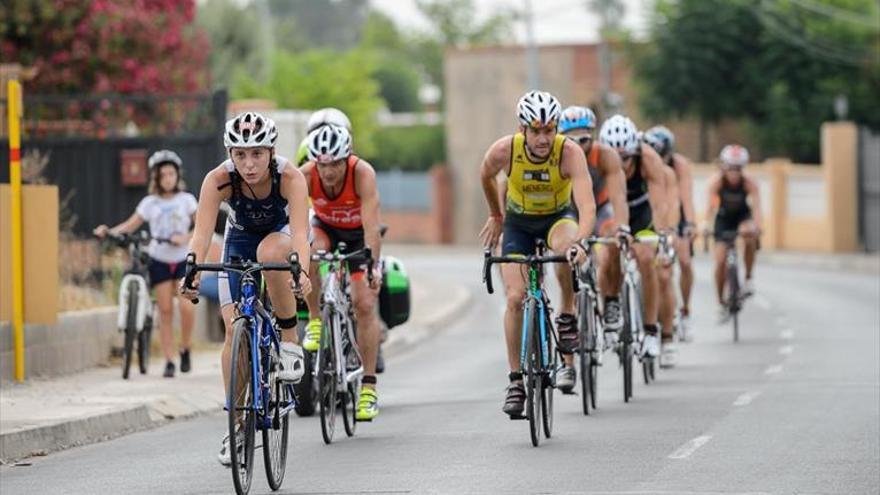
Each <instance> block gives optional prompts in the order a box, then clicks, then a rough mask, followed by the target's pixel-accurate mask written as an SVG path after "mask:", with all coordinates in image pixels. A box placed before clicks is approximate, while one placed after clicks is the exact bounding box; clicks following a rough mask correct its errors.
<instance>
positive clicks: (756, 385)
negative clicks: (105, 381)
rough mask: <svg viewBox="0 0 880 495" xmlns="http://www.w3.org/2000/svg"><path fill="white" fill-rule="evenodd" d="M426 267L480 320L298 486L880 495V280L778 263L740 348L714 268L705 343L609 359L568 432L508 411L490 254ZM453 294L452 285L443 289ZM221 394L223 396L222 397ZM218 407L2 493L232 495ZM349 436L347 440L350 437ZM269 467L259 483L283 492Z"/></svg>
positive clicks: (299, 440) (17, 478)
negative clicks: (545, 432) (660, 355)
mask: <svg viewBox="0 0 880 495" xmlns="http://www.w3.org/2000/svg"><path fill="white" fill-rule="evenodd" d="M406 261H407V262H408V266H409V268H410V270H431V271H432V272H434V273H435V274H436V276H438V277H450V278H455V279H459V280H466V281H468V283H469V285H470V287H471V289H472V290H473V291H474V294H475V297H474V298H473V303H472V304H471V305H470V306H469V308H468V309H467V310H466V311H465V312H464V314H463V315H462V318H460V319H459V320H458V321H457V322H455V323H453V324H451V325H450V326H449V328H447V329H444V330H442V331H440V332H438V333H437V334H436V335H434V336H432V337H430V338H429V339H428V340H425V341H423V342H422V343H420V344H419V345H418V346H417V347H416V348H414V349H410V350H407V351H406V352H405V353H403V354H401V355H398V356H396V357H395V358H394V359H391V360H389V362H388V371H387V373H386V374H384V375H381V376H380V381H379V384H380V393H381V395H380V403H381V407H382V409H381V414H380V416H379V418H378V419H377V420H376V421H374V422H373V423H371V424H361V425H359V430H358V434H357V436H356V437H355V438H352V439H348V438H345V437H344V433H343V434H342V435H341V437H339V436H338V437H337V441H336V442H335V443H334V444H333V445H330V446H326V445H324V444H323V442H322V440H321V434H320V424H319V422H318V419H317V418H296V419H295V421H294V423H293V433H292V436H291V444H290V445H291V450H290V454H289V456H288V466H287V475H286V478H285V481H284V486H283V487H282V489H281V491H280V493H358V494H360V493H370V494H372V493H609V494H618V493H629V494H641V493H684V494H690V493H780V494H781V493H798V494H803V493H816V494H819V493H822V494H825V493H840V494H862V493H864V494H875V493H878V491H880V358H878V354H880V340H878V331H880V310H878V301H880V278H878V276H877V275H876V274H870V275H869V274H856V273H845V272H838V271H818V270H810V269H803V268H798V267H791V266H789V267H782V266H780V267H770V266H760V267H759V271H758V273H757V283H758V284H757V290H758V295H756V297H754V298H752V299H750V300H749V302H748V305H747V307H746V309H745V310H744V314H743V322H742V323H743V329H742V331H741V340H740V342H739V343H737V344H734V343H733V342H732V337H731V335H732V332H731V329H730V326H729V325H725V326H719V325H717V324H716V322H715V321H714V316H713V315H714V314H715V308H714V304H713V298H712V296H711V293H712V292H711V288H710V285H709V268H710V267H709V265H708V264H707V262H706V261H704V260H701V261H699V262H698V283H697V287H696V297H695V303H694V307H695V313H696V314H695V327H696V328H695V334H696V340H695V342H693V343H691V344H688V345H686V346H684V347H682V350H681V353H680V363H679V366H678V367H676V368H675V369H673V370H662V371H660V372H659V374H658V379H657V381H656V382H655V383H653V384H652V385H650V386H646V385H644V384H643V383H642V382H641V380H639V381H638V382H637V384H636V386H635V398H634V400H633V401H632V402H630V403H629V404H625V403H624V402H623V400H622V396H623V394H622V385H621V372H620V369H619V368H618V367H617V365H616V359H615V358H614V357H613V356H610V355H608V356H606V359H605V366H604V367H603V368H602V370H601V373H600V376H599V382H600V385H599V410H598V411H596V413H595V414H593V415H591V416H589V417H584V416H583V415H582V413H581V411H580V401H579V398H578V397H574V396H557V401H556V406H557V409H556V422H555V432H554V433H555V434H554V437H553V438H552V439H550V440H547V441H545V442H544V443H542V445H541V446H540V447H539V448H534V447H532V446H531V444H530V442H529V435H528V423H527V422H524V421H510V420H508V419H507V418H506V416H504V415H503V414H502V413H501V404H502V400H503V397H504V387H505V385H506V369H505V359H504V351H503V341H502V332H501V307H502V302H503V301H502V299H503V298H502V296H500V295H499V294H496V295H494V296H489V295H487V294H486V293H485V291H484V290H483V289H482V287H481V286H480V284H479V276H480V274H479V268H480V259H479V253H478V252H475V253H473V255H472V256H469V257H462V256H461V255H460V254H459V255H450V254H443V255H439V254H437V255H428V254H427V253H426V254H425V255H419V256H414V257H413V259H409V260H406ZM437 297H438V298H440V297H443V294H437ZM218 393H220V391H219V390H218ZM224 428H225V416H224V415H222V414H219V413H218V414H214V415H210V416H205V417H201V418H197V419H193V420H189V421H178V422H173V423H171V424H169V425H167V426H164V427H162V428H159V429H156V430H153V431H147V432H141V433H136V434H132V435H129V436H126V437H123V438H119V439H116V440H112V441H108V442H104V443H100V444H95V445H90V446H86V447H81V448H75V449H71V450H67V451H64V452H60V453H57V454H52V455H49V456H47V457H43V458H34V459H31V460H30V462H31V463H32V464H31V465H29V466H22V467H12V466H4V467H2V468H0V492H2V493H3V494H4V495H10V494H25V493H26V494H34V493H51V494H66V493H76V494H80V493H88V494H103V493H107V494H119V493H126V494H135V493H145V494H146V493H151V494H152V493H193V494H195V493H229V492H231V491H232V479H231V475H230V472H229V470H227V469H226V468H223V467H222V466H220V465H219V464H218V463H217V461H216V454H217V451H218V448H219V444H220V439H221V437H222V435H223V433H224ZM337 435H338V434H337ZM262 469H263V467H262V462H259V463H258V464H257V466H256V468H255V482H254V486H253V488H252V493H269V488H268V485H267V484H266V481H265V475H264V473H263V472H262Z"/></svg>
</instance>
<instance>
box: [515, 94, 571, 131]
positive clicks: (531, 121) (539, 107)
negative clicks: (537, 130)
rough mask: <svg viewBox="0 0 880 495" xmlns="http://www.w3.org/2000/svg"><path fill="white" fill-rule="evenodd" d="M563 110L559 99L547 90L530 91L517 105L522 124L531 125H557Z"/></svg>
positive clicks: (518, 116) (517, 113) (517, 112)
mask: <svg viewBox="0 0 880 495" xmlns="http://www.w3.org/2000/svg"><path fill="white" fill-rule="evenodd" d="M561 111H562V105H560V104H559V100H557V99H556V97H555V96H553V95H551V94H550V93H548V92H546V91H529V92H528V93H526V94H524V95H523V96H522V98H520V99H519V103H517V105H516V116H517V118H519V122H520V124H522V125H525V126H530V127H547V126H548V125H552V126H554V127H555V126H556V123H557V122H559V114H560V112H561Z"/></svg>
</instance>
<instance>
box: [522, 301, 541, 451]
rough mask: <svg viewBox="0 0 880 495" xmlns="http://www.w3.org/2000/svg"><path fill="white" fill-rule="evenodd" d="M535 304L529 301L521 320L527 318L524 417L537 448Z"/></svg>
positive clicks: (538, 377) (538, 401) (538, 409)
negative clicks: (526, 418)
mask: <svg viewBox="0 0 880 495" xmlns="http://www.w3.org/2000/svg"><path fill="white" fill-rule="evenodd" d="M536 306H537V304H536V302H535V300H534V299H529V302H528V305H527V306H526V312H525V313H524V314H523V318H528V319H527V320H525V321H527V322H528V325H527V327H526V340H525V345H527V346H528V348H527V349H526V376H524V377H523V379H524V380H525V382H526V416H527V417H528V419H529V434H530V435H531V438H532V445H534V446H535V447H537V446H538V445H540V443H541V395H542V394H541V382H542V381H543V378H542V377H541V348H540V344H539V338H538V328H537V326H536V325H535V323H537V321H538V320H537V317H536V316H535V312H536V310H537V307H536Z"/></svg>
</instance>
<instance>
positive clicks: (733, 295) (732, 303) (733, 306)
mask: <svg viewBox="0 0 880 495" xmlns="http://www.w3.org/2000/svg"><path fill="white" fill-rule="evenodd" d="M739 297H740V295H739V270H737V267H736V263H735V262H734V263H728V266H727V307H728V311H730V315H731V316H732V317H733V341H734V342H739V318H738V314H739V304H740V301H739Z"/></svg>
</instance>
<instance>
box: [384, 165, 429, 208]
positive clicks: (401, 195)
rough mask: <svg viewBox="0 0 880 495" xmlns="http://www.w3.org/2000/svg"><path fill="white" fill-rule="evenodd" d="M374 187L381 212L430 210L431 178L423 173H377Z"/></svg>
mask: <svg viewBox="0 0 880 495" xmlns="http://www.w3.org/2000/svg"><path fill="white" fill-rule="evenodd" d="M376 185H377V187H378V189H379V198H381V201H382V209H383V210H416V211H428V210H430V209H431V201H432V196H431V193H432V191H431V176H430V175H429V174H427V173H423V172H401V171H390V172H377V173H376Z"/></svg>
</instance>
